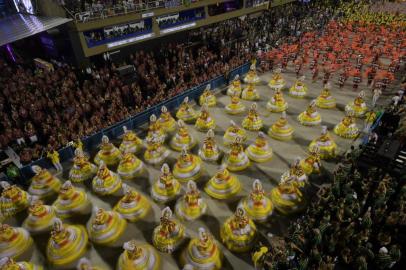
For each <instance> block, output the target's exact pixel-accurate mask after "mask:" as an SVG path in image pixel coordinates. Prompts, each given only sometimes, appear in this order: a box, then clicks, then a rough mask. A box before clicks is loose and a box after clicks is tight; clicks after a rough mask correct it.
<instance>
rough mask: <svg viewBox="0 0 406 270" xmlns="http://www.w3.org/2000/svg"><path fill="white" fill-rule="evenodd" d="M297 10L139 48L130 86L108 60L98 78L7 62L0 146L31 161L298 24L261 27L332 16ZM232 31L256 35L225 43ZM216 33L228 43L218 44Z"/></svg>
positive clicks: (212, 73) (229, 64) (243, 58)
mask: <svg viewBox="0 0 406 270" xmlns="http://www.w3.org/2000/svg"><path fill="white" fill-rule="evenodd" d="M295 9H296V6H293V5H290V6H284V7H283V10H282V11H278V9H275V11H270V12H269V13H266V14H265V15H263V16H262V17H260V18H252V19H246V20H245V21H241V20H240V19H234V20H230V21H226V22H223V23H220V24H217V25H215V26H212V27H210V29H211V30H209V31H200V30H197V31H196V32H192V33H191V34H190V35H191V36H195V37H196V35H197V36H198V37H200V36H202V40H205V41H207V42H203V43H200V44H199V45H198V46H194V47H192V48H187V49H184V48H183V46H182V45H183V44H181V43H177V44H169V45H167V44H165V45H163V46H162V47H161V49H160V50H159V51H155V52H152V51H137V52H135V53H134V54H132V55H130V57H129V59H128V60H127V61H126V62H127V64H134V66H135V67H136V68H137V70H136V76H137V81H136V82H134V83H133V84H131V85H124V83H123V82H122V81H121V80H120V79H119V77H118V76H117V75H116V74H115V72H114V68H115V67H116V66H115V65H114V64H109V63H106V66H104V67H101V68H94V69H93V70H92V72H91V76H86V75H84V74H83V73H82V72H80V71H79V70H75V68H73V67H71V66H68V65H64V66H62V67H56V70H55V71H54V72H46V71H39V70H34V69H33V68H25V66H26V65H24V67H23V65H19V66H14V65H9V64H8V63H6V62H4V61H1V62H0V65H1V69H2V70H4V72H3V73H2V74H1V81H2V84H3V91H2V95H0V99H1V102H0V105H1V108H0V110H1V111H2V112H3V113H2V114H1V118H2V119H0V121H1V125H2V127H3V128H2V131H1V132H0V145H1V147H2V148H3V147H6V146H12V147H13V149H15V150H16V151H17V152H18V153H19V155H20V157H21V162H22V163H23V164H27V163H29V162H30V161H31V160H36V159H37V158H39V157H41V156H42V155H43V154H44V153H45V152H44V150H50V149H59V148H60V147H63V146H65V145H66V144H67V143H68V142H69V141H72V140H75V139H78V138H82V137H85V136H89V135H91V134H93V133H94V132H96V131H98V130H100V129H103V128H106V127H108V126H110V125H112V124H114V123H116V122H118V121H121V120H123V119H125V118H127V117H129V116H130V115H134V114H136V113H138V112H141V111H143V110H144V109H145V108H147V107H149V106H152V105H154V104H157V103H159V102H160V101H162V100H164V99H167V98H168V97H171V96H174V95H176V94H179V93H181V92H183V91H185V90H187V89H190V88H192V87H194V86H196V85H198V84H201V83H204V82H205V81H208V80H210V79H212V78H215V77H217V76H219V75H223V74H226V73H228V71H230V70H231V69H233V68H236V67H238V66H240V65H242V64H244V63H246V62H248V61H250V60H251V59H252V57H253V54H254V53H255V52H256V49H255V44H256V43H259V42H260V40H261V42H262V43H261V44H265V43H269V42H272V41H277V40H278V39H283V38H284V37H283V36H284V35H289V34H291V33H293V32H292V31H293V30H292V31H287V32H284V33H281V34H279V35H278V36H277V38H276V37H274V36H270V38H269V37H266V39H263V37H262V36H261V35H260V34H259V33H270V32H272V31H273V30H275V29H281V28H283V27H284V26H285V25H286V24H288V23H289V22H290V23H292V22H295V21H296V23H295V25H297V27H298V29H301V28H302V27H314V26H318V24H319V23H320V22H319V17H320V16H325V17H327V16H329V15H328V14H329V9H326V10H325V11H324V12H321V14H326V15H320V14H317V15H314V18H313V20H310V19H309V18H299V17H297V16H296V13H295V12H294V10H295ZM317 9H319V8H318V7H317ZM313 14H315V13H313ZM263 19H266V20H267V21H268V22H267V23H266V28H263V27H260V25H259V22H260V21H261V20H263ZM310 22H313V24H310ZM214 29H215V30H214ZM206 30H208V29H206ZM238 33H240V34H238ZM231 35H233V36H236V37H242V35H249V37H250V38H249V39H248V41H247V40H245V39H237V40H235V42H233V43H232V44H226V41H229V40H230V39H229V38H230V36H231ZM266 35H267V34H266ZM215 36H217V37H218V39H219V40H220V41H222V42H220V43H216V42H214V41H215V40H217V38H215ZM268 38H269V39H268ZM252 45H254V46H252ZM74 92H75V94H74ZM151 93H153V94H151ZM6 97H11V98H6ZM26 104H30V107H27V106H26ZM62 123H64V124H63V125H62Z"/></svg>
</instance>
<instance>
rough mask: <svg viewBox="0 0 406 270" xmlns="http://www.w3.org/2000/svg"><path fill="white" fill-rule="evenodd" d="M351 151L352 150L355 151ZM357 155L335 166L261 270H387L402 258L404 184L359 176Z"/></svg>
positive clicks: (374, 173) (373, 173)
mask: <svg viewBox="0 0 406 270" xmlns="http://www.w3.org/2000/svg"><path fill="white" fill-rule="evenodd" d="M354 152H356V151H354ZM356 161H357V154H356V153H349V154H347V156H346V157H345V158H344V159H343V161H342V163H340V164H338V166H337V169H336V171H335V173H334V180H333V183H332V185H331V187H330V186H329V187H323V188H321V189H320V190H319V191H318V194H317V196H316V198H315V199H314V200H313V201H312V202H311V205H310V207H309V208H308V210H307V212H306V213H305V214H304V215H303V216H302V217H301V218H300V219H298V220H297V221H296V222H294V223H293V224H292V225H291V226H290V228H289V235H288V236H287V237H286V238H285V239H284V240H283V241H282V242H283V244H282V245H280V246H279V247H278V248H274V249H273V250H272V251H271V252H270V253H268V254H267V255H266V256H264V264H265V269H336V267H337V266H338V265H340V266H341V267H343V268H342V269H350V268H348V267H351V269H389V268H391V267H392V266H393V265H394V264H396V263H397V262H399V260H400V258H401V250H402V245H403V244H404V241H405V240H406V239H404V234H402V233H400V232H401V230H402V227H404V226H405V225H406V209H405V206H406V185H405V182H404V180H405V179H402V181H400V179H399V178H396V177H392V176H390V175H389V174H387V173H386V172H384V171H382V170H380V169H378V168H369V170H367V171H361V170H360V168H358V166H357V165H356Z"/></svg>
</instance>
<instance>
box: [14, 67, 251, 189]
mask: <svg viewBox="0 0 406 270" xmlns="http://www.w3.org/2000/svg"><path fill="white" fill-rule="evenodd" d="M250 65H251V64H250V63H247V64H244V65H242V66H239V67H237V68H235V69H233V70H232V71H231V72H230V73H229V74H228V75H229V78H234V77H235V76H236V75H237V74H238V75H240V76H242V75H243V74H245V73H247V72H248V70H249V68H250ZM226 82H227V81H226V78H225V77H224V76H223V75H222V76H218V77H216V78H214V79H211V80H209V81H207V82H205V83H202V84H200V85H198V86H196V87H193V88H191V89H189V90H187V91H185V92H183V93H181V94H179V95H176V96H174V97H172V98H170V99H168V100H165V101H163V102H161V103H159V104H157V105H155V106H153V107H150V108H148V109H146V110H145V111H143V112H141V113H138V114H137V115H135V116H132V117H130V118H128V119H125V120H123V121H121V122H118V123H116V124H114V125H113V126H110V127H108V128H105V129H103V130H101V131H99V132H97V133H95V134H93V135H91V136H89V137H86V138H83V139H82V142H83V148H84V150H85V151H86V152H92V151H93V150H95V149H96V148H97V147H98V146H99V145H100V142H101V138H102V136H103V135H107V136H108V137H109V138H110V139H116V138H118V137H120V136H121V135H123V133H124V131H123V127H124V126H126V127H127V128H128V129H136V128H139V127H140V126H141V125H143V124H145V123H147V122H148V121H149V117H150V116H151V115H152V114H155V115H157V116H159V115H160V113H161V107H162V106H166V107H167V108H168V111H173V110H174V109H176V108H178V107H179V105H180V104H181V103H182V101H183V100H184V98H185V97H189V99H190V100H192V99H193V100H197V99H198V98H199V96H200V95H201V93H202V92H203V90H204V89H205V88H206V86H207V85H208V84H210V85H211V89H215V88H219V87H221V86H223V85H225V84H226ZM58 152H59V156H60V161H61V163H63V162H66V161H69V160H71V159H72V158H73V157H74V148H73V147H72V146H67V147H64V148H62V149H60V150H59V151H58ZM33 165H39V166H41V167H43V168H50V167H51V166H52V164H51V162H50V161H49V159H47V158H41V159H38V160H36V161H34V162H31V163H30V164H29V165H26V166H24V167H22V168H21V169H20V176H21V178H22V179H21V180H22V181H23V183H26V181H28V180H29V179H30V178H31V177H32V176H33V172H32V169H31V166H33Z"/></svg>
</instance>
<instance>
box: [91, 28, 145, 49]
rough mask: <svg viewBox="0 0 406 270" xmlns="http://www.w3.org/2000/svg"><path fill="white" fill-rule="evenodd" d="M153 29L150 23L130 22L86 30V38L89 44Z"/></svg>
mask: <svg viewBox="0 0 406 270" xmlns="http://www.w3.org/2000/svg"><path fill="white" fill-rule="evenodd" d="M150 29H151V24H148V23H132V24H131V23H130V24H122V25H117V26H113V27H109V28H104V29H97V30H90V31H86V32H85V33H84V34H85V38H86V41H87V42H88V44H91V43H94V42H98V41H102V40H105V41H108V40H109V39H114V38H118V39H120V38H125V37H126V36H127V35H132V34H139V33H142V32H144V31H146V30H150Z"/></svg>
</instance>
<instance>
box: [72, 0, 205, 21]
mask: <svg viewBox="0 0 406 270" xmlns="http://www.w3.org/2000/svg"><path fill="white" fill-rule="evenodd" d="M197 1H200V0H194V1H190V2H191V3H192V2H197ZM182 5H184V3H183V1H181V0H159V1H157V0H147V1H143V3H137V4H136V3H132V4H127V5H121V4H120V5H115V6H112V7H100V8H91V9H89V10H87V11H83V12H78V13H76V14H75V15H74V19H75V21H77V22H88V21H93V20H99V19H104V18H108V17H114V16H120V15H125V14H130V13H139V12H144V11H148V10H153V9H157V8H173V7H179V6H182Z"/></svg>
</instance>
